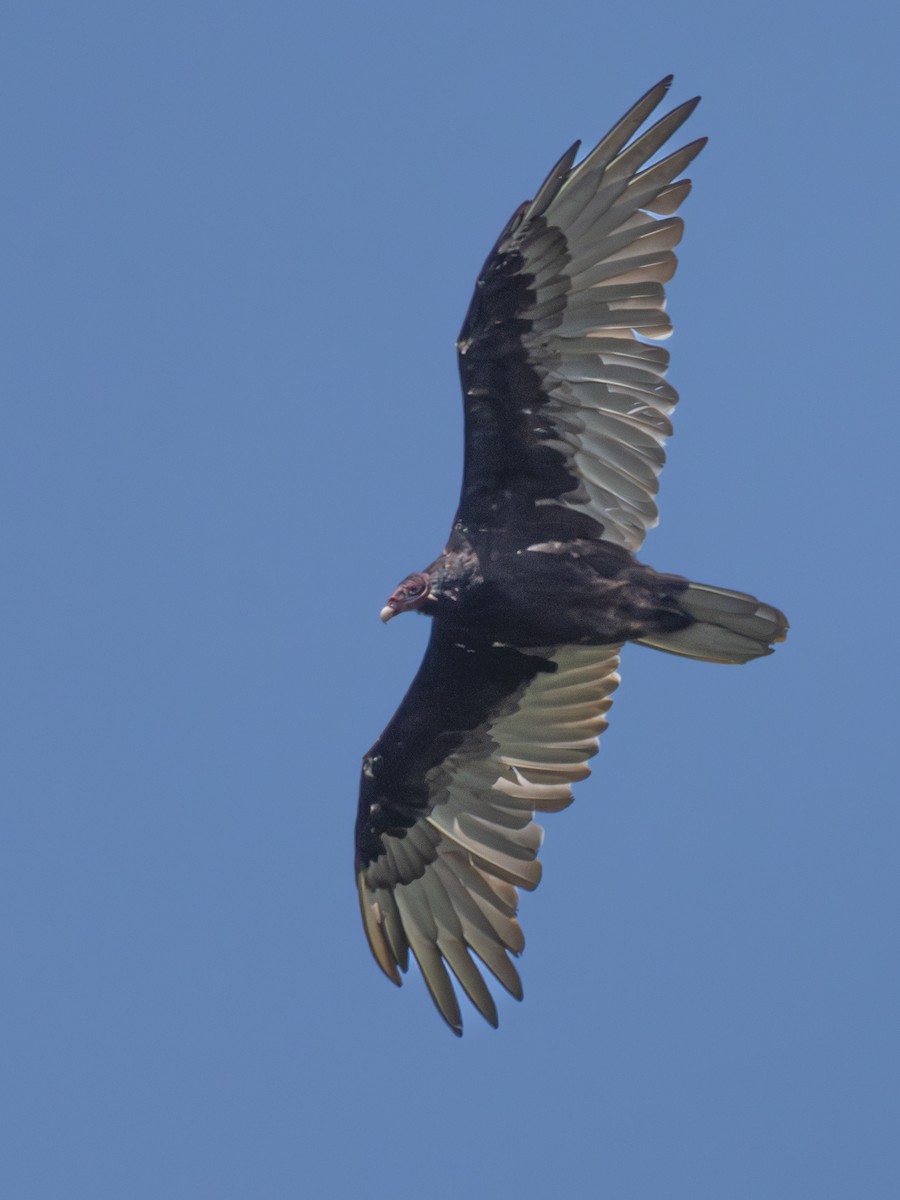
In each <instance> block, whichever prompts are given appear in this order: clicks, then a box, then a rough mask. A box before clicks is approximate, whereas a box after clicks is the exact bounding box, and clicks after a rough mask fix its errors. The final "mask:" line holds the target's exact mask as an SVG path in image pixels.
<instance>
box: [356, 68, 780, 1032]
mask: <svg viewBox="0 0 900 1200" xmlns="http://www.w3.org/2000/svg"><path fill="white" fill-rule="evenodd" d="M670 82H671V80H670V79H666V80H663V81H662V82H661V83H660V84H658V85H657V86H656V87H655V88H652V89H651V90H650V91H649V92H648V93H647V94H646V95H645V96H643V97H642V98H641V99H640V100H639V101H638V103H637V104H636V105H634V107H633V108H632V109H630V110H629V112H628V113H626V114H625V116H624V117H623V118H622V120H621V121H619V122H618V123H617V125H616V126H614V127H613V129H612V130H611V131H610V133H609V134H607V136H606V137H605V138H604V139H603V140H602V141H601V142H600V143H599V144H598V146H597V147H596V148H595V149H594V150H593V151H592V152H591V153H590V154H589V155H587V157H586V158H585V159H584V160H582V162H581V163H579V164H578V165H577V166H575V165H574V161H575V156H576V153H577V150H578V146H577V144H576V145H575V146H573V147H572V148H571V149H570V150H569V151H567V153H566V154H565V155H564V156H563V157H562V159H561V160H560V161H559V163H558V164H557V165H556V166H555V167H554V168H553V170H552V171H551V173H550V175H549V176H548V177H547V180H546V181H545V182H544V184H543V185H542V187H541V188H540V189H539V191H538V193H537V195H536V197H535V199H534V200H533V201H531V202H528V203H525V204H523V205H521V206H520V207H519V208H518V209H517V210H516V212H515V213H514V214H513V217H512V218H511V220H510V222H509V224H508V225H507V226H506V228H505V229H504V231H503V233H502V234H501V235H500V238H499V239H498V241H497V243H496V245H495V246H494V249H493V250H492V252H491V254H490V255H489V256H488V258H487V260H486V262H485V264H484V266H483V268H482V271H481V273H480V275H479V277H478V281H477V284H476V287H475V294H474V296H473V298H472V302H471V305H470V307H469V311H468V313H467V315H466V319H465V321H464V323H463V327H462V330H461V333H460V337H459V342H458V352H459V369H460V378H461V381H462V389H463V401H464V412H465V465H464V472H463V484H462V492H461V496H460V502H459V508H458V511H457V514H456V517H455V519H454V523H453V527H452V531H451V535H450V538H449V540H448V543H447V546H446V548H445V550H444V552H443V553H442V554H441V555H440V556H439V557H438V558H437V559H436V560H435V561H434V562H433V563H431V564H430V566H428V567H427V568H425V569H424V571H420V572H416V573H415V574H414V575H412V576H410V577H408V579H407V580H405V581H404V582H403V583H402V584H401V585H400V586H399V587H398V589H397V591H396V592H395V593H394V594H393V595H392V596H391V598H390V600H389V601H388V604H387V606H386V608H385V609H384V611H383V613H382V617H383V618H384V619H385V620H387V619H389V618H390V617H391V616H392V615H394V613H396V612H401V611H405V610H407V609H417V610H418V611H419V612H421V613H423V614H425V615H427V616H429V617H431V618H432V620H433V629H432V635H431V640H430V643H429V646H428V649H427V651H426V654H425V658H424V660H423V662H422V665H421V667H420V669H419V672H418V674H417V675H416V678H415V679H414V681H413V683H412V685H411V687H410V689H409V691H408V692H407V695H406V697H405V698H404V700H403V702H402V703H401V705H400V707H399V709H398V710H397V712H396V714H395V715H394V717H393V718H392V720H391V721H390V723H389V724H388V726H387V728H386V729H385V731H384V733H383V734H382V735H381V737H380V738H379V739H378V741H377V742H376V743H375V745H374V746H373V748H372V750H371V751H370V752H369V754H368V755H366V757H365V759H364V760H363V771H362V780H361V787H360V800H359V809H358V814H357V822H356V873H357V883H358V887H359V895H360V905H361V911H362V916H363V922H364V926H365V929H366V934H367V936H368V939H369V943H370V946H371V948H372V951H373V953H374V955H375V957H376V959H377V961H378V963H379V964H380V966H381V967H382V969H383V970H384V971H385V973H386V974H387V975H388V976H389V977H390V978H391V979H393V980H394V982H396V983H399V982H400V974H399V972H400V971H405V970H406V969H407V966H408V961H409V954H410V951H412V953H413V955H414V956H415V958H416V959H417V960H418V962H419V965H420V967H421V969H422V973H423V976H424V978H425V981H426V984H427V985H428V988H429V991H430V992H431V995H432V998H433V999H434V1001H435V1003H436V1005H437V1007H438V1009H439V1011H440V1012H441V1014H442V1016H443V1017H444V1018H445V1020H446V1021H447V1022H448V1024H449V1025H450V1026H451V1028H453V1030H454V1031H455V1032H457V1033H459V1032H461V1029H462V1021H461V1016H460V1011H459V1004H458V999H457V997H456V994H455V991H454V987H453V983H452V980H451V974H452V976H453V977H455V979H456V981H457V982H458V983H459V985H460V986H461V987H462V989H463V990H464V992H465V993H466V994H467V995H468V997H469V999H470V1000H471V1001H472V1002H473V1004H474V1005H475V1006H476V1008H477V1009H478V1010H479V1011H480V1012H481V1013H482V1015H483V1016H484V1017H485V1018H486V1019H487V1020H488V1021H490V1022H491V1023H492V1024H496V1021H497V1012H496V1006H495V1004H494V1001H493V998H492V997H491V994H490V992H489V991H488V989H487V986H486V984H485V982H484V979H483V977H482V974H481V972H480V970H479V969H478V966H477V965H476V959H477V960H480V963H481V964H482V965H483V966H484V967H486V968H487V970H488V971H489V972H490V973H491V974H493V975H494V977H495V978H496V979H498V980H499V981H500V983H501V984H502V985H503V986H504V987H506V988H507V990H508V991H510V992H511V993H512V994H513V995H515V996H517V997H521V983H520V981H519V977H518V973H517V972H516V970H515V967H514V966H513V964H512V961H511V959H510V955H512V956H515V955H517V954H518V953H519V952H520V951H521V949H522V947H523V945H524V939H523V938H522V934H521V929H520V927H519V925H518V922H517V921H516V919H515V917H516V909H517V903H518V895H517V890H516V889H517V888H520V887H524V888H533V887H535V886H536V884H537V882H538V880H539V878H540V867H539V863H538V862H537V859H536V855H537V850H538V848H539V845H540V840H541V830H540V827H539V826H538V825H536V824H535V822H534V820H533V817H534V814H535V813H536V812H541V811H543V812H553V811H557V810H559V809H560V808H563V807H565V806H566V805H567V804H568V803H570V801H571V798H572V796H571V785H572V783H574V782H576V781H577V780H579V779H582V778H584V777H585V776H586V775H587V774H588V768H587V766H586V762H587V760H588V759H589V758H590V757H591V756H592V755H593V754H594V753H596V750H597V746H598V740H597V739H598V736H599V734H600V733H601V732H602V730H603V729H604V728H605V727H606V720H605V713H606V712H607V710H608V708H609V706H610V703H611V700H610V695H611V693H612V691H613V690H614V689H615V687H616V684H617V682H618V676H617V674H616V668H617V666H618V652H619V650H620V648H621V646H622V644H623V643H624V642H626V641H635V642H639V643H641V644H643V645H647V646H652V647H654V648H656V649H662V650H666V651H669V652H670V653H673V654H680V655H685V656H688V657H692V658H699V659H703V660H706V661H710V662H731V663H739V662H746V661H749V660H750V659H752V658H757V657H759V656H761V655H765V654H769V653H771V647H772V643H773V642H776V641H779V640H782V639H783V638H784V636H785V633H786V630H787V621H786V619H785V618H784V615H783V614H782V613H780V612H779V611H778V610H777V609H775V608H772V607H771V606H770V605H767V604H764V603H761V602H760V601H758V600H756V599H755V598H754V597H752V596H750V595H747V594H746V593H743V592H734V591H730V590H728V589H723V588H717V587H710V586H708V585H704V584H697V583H692V582H690V581H688V580H687V579H683V578H681V577H680V576H677V575H663V574H659V573H658V572H656V571H654V570H652V569H651V568H650V567H647V566H644V565H643V564H642V563H640V562H639V561H638V560H637V559H636V558H635V551H636V550H637V549H638V548H639V546H640V544H641V542H642V540H643V537H644V534H645V532H646V530H647V529H648V528H649V527H651V526H652V525H654V524H655V523H656V505H655V500H654V495H655V492H656V478H657V476H658V474H659V471H660V469H661V467H662V464H663V462H664V458H665V455H664V450H663V444H664V440H665V438H666V437H667V436H668V435H669V434H670V433H671V425H670V421H669V414H670V413H671V411H672V409H673V407H674V405H675V402H676V401H677V398H678V397H677V393H676V392H675V391H674V389H673V388H672V387H671V385H670V384H668V383H667V382H666V381H665V379H664V375H665V373H666V369H667V366H668V355H667V353H666V352H665V351H664V350H662V349H661V348H660V347H658V346H656V345H654V344H652V343H653V342H654V341H655V340H657V339H660V338H663V337H665V336H667V334H668V332H669V330H670V323H669V319H668V316H667V315H666V313H665V297H664V289H663V285H664V283H665V282H667V281H668V280H669V279H670V278H671V276H672V274H674V271H675V266H676V263H677V260H676V258H675V255H674V253H673V247H674V246H675V245H677V243H678V241H679V240H680V237H681V232H682V222H681V220H680V218H677V217H674V216H673V214H674V213H675V212H676V210H677V209H678V207H679V206H680V204H681V202H682V201H683V200H684V198H685V197H686V195H687V194H688V191H689V190H690V184H689V182H688V181H687V180H684V179H679V178H678V176H680V174H681V172H682V171H683V170H684V169H685V167H686V166H687V165H688V163H689V162H690V161H691V160H692V159H693V158H694V156H695V155H696V154H697V153H698V152H699V150H700V149H701V148H702V146H703V144H704V143H703V141H698V142H693V143H691V144H689V145H688V146H685V147H684V148H682V149H680V150H678V151H675V152H674V153H672V154H669V155H668V156H667V157H665V158H663V159H661V160H659V161H657V162H655V163H653V165H651V166H646V163H647V161H648V159H650V158H651V157H652V156H653V155H654V154H656V152H657V151H658V150H659V149H660V147H662V146H663V145H664V143H665V142H666V140H667V139H668V138H669V137H670V136H671V134H672V133H674V132H675V130H677V129H678V128H679V126H680V125H681V124H682V123H683V121H684V120H685V119H686V118H687V117H688V116H689V115H690V113H691V112H692V111H693V109H694V107H695V106H696V101H689V102H688V103H686V104H683V105H681V106H679V107H678V108H676V109H674V110H673V111H672V112H671V113H669V114H668V115H667V116H665V117H663V118H662V119H661V120H660V121H658V122H657V123H656V124H655V125H653V126H651V127H650V128H649V129H647V130H646V131H645V132H644V133H643V134H638V130H639V129H640V126H641V125H642V124H643V122H644V121H645V120H646V118H647V117H648V116H649V114H650V112H652V110H653V109H654V108H655V107H656V105H657V104H658V103H659V102H660V100H661V99H662V98H663V96H664V95H665V93H666V91H667V89H668V87H669V84H670Z"/></svg>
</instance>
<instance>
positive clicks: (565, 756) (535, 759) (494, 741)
mask: <svg viewBox="0 0 900 1200" xmlns="http://www.w3.org/2000/svg"><path fill="white" fill-rule="evenodd" d="M618 651H619V647H618V646H600V647H598V646H566V647H562V648H550V649H529V650H517V649H514V648H513V647H511V646H501V645H491V644H489V643H486V642H479V641H477V640H472V639H470V640H463V639H460V637H459V635H458V634H451V633H449V632H448V631H446V630H444V629H442V628H441V626H440V623H439V622H435V624H434V627H433V632H432V636H431V641H430V643H429V646H428V650H427V652H426V654H425V658H424V660H423V662H422V666H421V667H420V669H419V673H418V674H417V676H416V678H415V679H414V681H413V683H412V686H411V687H410V689H409V691H408V693H407V695H406V697H405V698H404V700H403V702H402V704H401V705H400V708H399V709H398V710H397V712H396V714H395V715H394V717H393V719H392V720H391V723H390V724H389V725H388V727H387V729H386V730H385V731H384V733H383V734H382V735H381V737H380V738H379V739H378V741H377V742H376V743H375V745H374V746H373V747H372V749H371V751H370V752H369V753H368V754H367V755H366V757H365V758H364V759H363V770H362V781H361V787H360V798H359V812H358V815H357V822H356V871H357V879H358V884H359V896H360V904H361V908H362V915H363V923H364V925H365V930H366V935H367V937H368V939H369V944H370V946H371V948H372V952H373V954H374V955H375V958H376V960H377V961H378V963H379V965H380V966H381V968H382V969H383V970H384V972H385V974H386V975H388V977H389V978H390V979H392V980H393V981H394V982H395V983H397V984H399V983H400V982H401V980H400V974H399V972H400V971H401V970H402V971H406V969H407V967H408V965H409V952H410V950H411V951H412V953H413V955H414V956H415V958H416V959H417V961H418V963H419V966H420V967H421V969H422V974H423V976H424V977H425V982H426V983H427V985H428V990H429V991H430V993H431V996H432V998H433V1000H434V1002H435V1004H436V1005H437V1007H438V1009H439V1011H440V1013H441V1015H442V1016H443V1017H444V1019H445V1020H446V1021H447V1023H448V1024H449V1025H450V1026H451V1028H452V1029H453V1030H454V1032H455V1033H457V1034H460V1033H462V1019H461V1017H460V1011H459V1004H458V1002H457V997H456V994H455V992H454V988H453V984H452V982H451V977H450V972H452V973H453V975H455V977H456V979H457V980H458V982H459V983H460V984H461V986H462V988H463V990H464V991H465V992H466V994H467V995H468V997H469V999H470V1000H471V1001H472V1003H473V1004H474V1005H475V1006H476V1008H477V1009H478V1010H479V1011H480V1012H481V1013H482V1015H483V1016H484V1017H485V1019H486V1020H488V1021H489V1022H490V1023H491V1024H492V1025H496V1024H497V1009H496V1006H495V1004H494V1001H493V999H492V997H491V994H490V992H489V991H488V988H487V985H486V983H485V981H484V978H483V977H482V974H481V972H480V971H479V969H478V966H477V965H476V963H475V961H474V959H473V957H472V955H473V954H474V955H475V956H476V957H477V958H478V959H480V960H481V962H482V963H483V964H484V966H486V967H487V968H488V970H489V971H490V972H491V973H492V974H493V975H494V976H495V977H496V978H497V979H498V980H499V981H500V983H502V984H503V986H504V987H505V988H506V989H507V990H508V991H509V992H511V993H512V995H514V996H515V997H516V998H517V999H521V996H522V988H521V983H520V981H519V976H518V973H517V971H516V969H515V967H514V965H513V963H512V961H511V960H510V958H509V955H510V954H512V955H517V954H519V952H520V951H521V950H522V947H523V946H524V939H523V937H522V931H521V929H520V927H519V924H518V922H517V921H516V919H515V916H516V908H517V903H518V894H517V891H516V889H517V888H520V887H522V888H528V889H532V888H534V887H536V886H537V884H538V882H539V880H540V864H539V863H538V862H537V861H536V855H537V852H538V848H539V847H540V843H541V838H542V830H541V828H540V826H539V825H536V824H535V822H534V820H533V817H534V814H535V812H556V811H558V810H559V809H561V808H565V807H566V805H568V804H570V803H571V800H572V793H571V785H572V783H574V782H576V781H577V780H579V779H583V778H585V776H587V775H588V774H589V771H588V768H587V766H586V765H585V763H586V762H587V760H588V759H589V758H590V757H591V756H592V755H594V754H596V752H597V748H598V737H599V735H600V733H601V732H602V730H603V729H605V728H606V720H605V713H606V712H607V710H608V709H609V706H610V704H611V703H612V701H611V700H610V695H611V693H612V692H613V691H614V689H615V688H616V686H617V684H618V682H619V677H618V675H617V674H616V668H617V666H618V662H619V659H618ZM448 968H449V971H448Z"/></svg>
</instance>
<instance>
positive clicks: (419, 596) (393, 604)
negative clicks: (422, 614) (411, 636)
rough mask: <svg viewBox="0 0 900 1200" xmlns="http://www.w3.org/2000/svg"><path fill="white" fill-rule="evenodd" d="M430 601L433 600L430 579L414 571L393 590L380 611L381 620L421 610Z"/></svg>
mask: <svg viewBox="0 0 900 1200" xmlns="http://www.w3.org/2000/svg"><path fill="white" fill-rule="evenodd" d="M431 599H434V597H433V596H432V594H431V579H430V578H429V577H428V576H427V575H424V574H422V572H421V571H414V572H413V573H412V575H407V577H406V578H405V579H404V580H403V582H402V583H400V584H398V586H397V587H396V588H394V590H393V592H392V593H391V595H390V597H389V598H388V602H387V604H386V605H385V606H384V608H383V609H382V610H381V619H382V621H389V620H390V619H391V617H396V615H397V613H402V612H409V611H411V610H412V609H415V608H421V607H422V605H423V604H424V603H425V601H426V600H431Z"/></svg>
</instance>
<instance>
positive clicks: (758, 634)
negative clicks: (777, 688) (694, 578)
mask: <svg viewBox="0 0 900 1200" xmlns="http://www.w3.org/2000/svg"><path fill="white" fill-rule="evenodd" d="M673 598H674V599H675V600H676V602H677V604H678V606H679V608H681V609H683V610H684V612H685V613H686V614H687V615H688V616H689V617H693V621H692V623H691V624H690V625H687V626H686V627H685V628H684V629H677V630H675V631H673V632H672V633H654V634H651V635H649V636H648V637H643V638H637V639H636V640H637V641H638V642H639V643H640V644H641V645H642V646H651V647H652V648H653V649H654V650H665V651H667V652H668V653H669V654H681V655H683V656H684V657H686V658H699V659H702V660H703V661H704V662H719V663H745V662H749V661H750V659H752V658H759V657H760V656H761V655H763V654H771V653H772V651H773V649H774V647H773V646H772V643H773V642H783V641H784V639H785V637H786V636H787V631H788V622H787V617H785V615H784V613H783V612H779V611H778V609H777V608H773V607H772V606H771V604H763V603H762V602H761V601H760V600H757V599H756V597H755V596H748V595H747V594H746V592H732V591H729V590H728V589H727V588H717V587H710V586H709V585H708V584H705V583H689V584H688V585H687V587H686V588H685V589H684V591H683V592H679V593H678V594H677V596H676V597H673Z"/></svg>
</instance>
